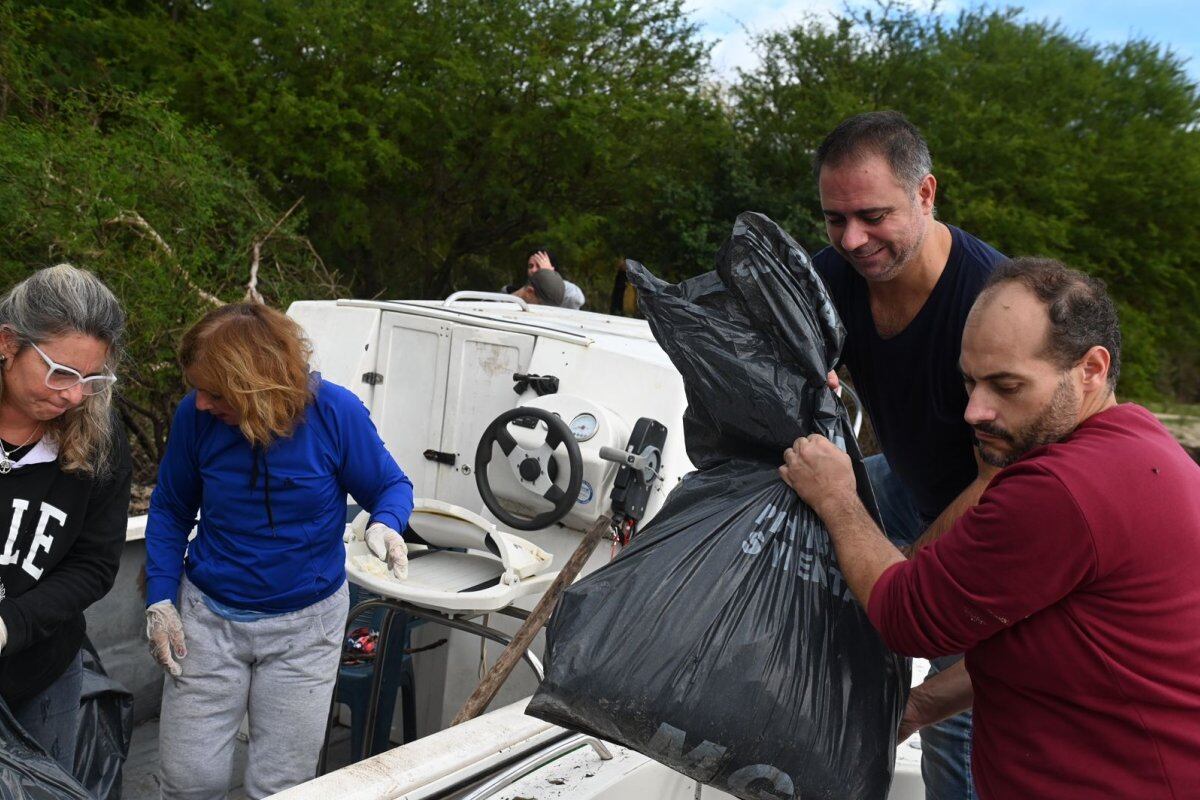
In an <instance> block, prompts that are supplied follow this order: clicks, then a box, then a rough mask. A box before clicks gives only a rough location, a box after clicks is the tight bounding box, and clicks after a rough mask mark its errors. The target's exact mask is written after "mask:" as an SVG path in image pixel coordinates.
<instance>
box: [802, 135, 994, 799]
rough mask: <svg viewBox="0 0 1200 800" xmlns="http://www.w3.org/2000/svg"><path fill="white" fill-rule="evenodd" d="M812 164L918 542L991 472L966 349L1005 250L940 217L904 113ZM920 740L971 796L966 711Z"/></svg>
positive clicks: (892, 478)
mask: <svg viewBox="0 0 1200 800" xmlns="http://www.w3.org/2000/svg"><path fill="white" fill-rule="evenodd" d="M813 166H814V171H815V173H816V178H817V183H818V187H819V190H820V195H821V208H822V211H823V213H824V215H825V229H826V233H827V234H828V236H829V241H830V247H827V248H825V249H824V250H822V251H821V252H819V253H817V254H816V256H814V258H813V263H814V265H815V266H816V268H817V270H818V271H819V272H820V273H821V276H822V277H823V278H824V280H825V283H826V285H827V286H828V287H829V293H830V296H831V297H832V298H833V302H834V305H835V306H836V307H837V310H838V314H839V315H840V316H841V318H842V322H843V323H844V324H845V326H846V342H845V346H844V348H843V350H842V356H843V359H844V362H845V364H846V366H847V367H848V368H849V370H850V375H851V377H852V378H853V380H854V384H855V388H856V389H857V390H858V393H859V396H860V397H861V399H862V401H863V405H864V407H865V408H866V411H867V413H868V414H869V415H870V418H871V423H872V425H873V426H874V430H875V435H876V438H877V439H878V440H879V443H880V446H881V449H882V450H883V452H882V453H881V454H879V455H874V456H871V457H870V458H868V459H867V460H866V463H865V466H866V469H867V474H868V475H869V476H870V479H871V485H872V486H873V487H874V489H875V494H876V497H877V499H878V500H879V507H880V511H881V513H882V516H883V526H884V529H885V530H886V531H887V534H888V536H889V537H890V538H891V539H892V541H893V542H895V543H896V544H903V545H912V544H913V542H914V541H916V540H917V539H918V537H920V540H919V541H917V546H921V545H923V544H925V543H927V542H929V541H932V540H933V539H934V538H936V537H937V536H938V535H940V534H941V533H942V532H943V531H945V530H946V529H947V528H949V527H950V524H951V523H952V522H953V521H954V520H955V519H956V518H957V517H958V516H959V515H960V514H962V513H963V511H965V510H966V509H968V508H970V507H971V506H972V505H973V504H974V503H975V502H976V501H977V500H978V499H979V496H980V495H981V494H982V493H983V490H984V488H985V487H986V486H987V481H988V478H990V477H991V474H992V472H993V471H992V470H990V469H988V468H987V466H986V465H984V466H983V467H982V468H981V467H980V466H979V465H978V462H977V459H976V455H975V450H974V446H973V438H972V436H971V429H970V427H969V426H968V425H967V424H966V423H965V422H964V421H963V411H964V410H965V409H966V405H967V395H966V392H964V391H963V386H962V378H961V376H960V375H959V373H958V351H959V343H960V342H961V341H962V332H963V323H964V322H965V320H966V318H967V312H968V311H969V310H970V308H971V304H972V303H974V302H975V297H976V296H977V295H978V293H979V290H980V287H982V286H983V284H984V282H985V281H986V280H987V277H988V275H989V274H990V273H991V270H992V267H993V266H994V265H995V264H996V263H998V262H999V261H1001V260H1003V258H1004V256H1003V255H1001V254H1000V253H999V252H998V251H997V250H995V249H994V248H992V247H991V246H990V245H988V244H986V243H984V242H982V241H980V240H979V239H977V238H975V237H974V236H972V235H970V234H969V233H967V232H965V231H962V230H960V229H958V228H955V227H953V226H951V225H946V224H945V223H943V222H940V221H938V220H937V219H935V218H934V201H935V199H936V195H937V180H936V179H935V178H934V176H933V175H932V174H931V172H930V170H931V169H932V161H931V158H930V155H929V147H928V145H926V143H925V140H924V138H923V137H922V136H921V133H920V131H918V130H917V129H916V127H914V126H913V125H912V123H910V122H909V121H908V120H907V119H905V118H904V116H903V115H901V114H899V113H897V112H895V111H877V112H871V113H867V114H859V115H857V116H854V117H850V118H849V119H847V120H845V121H843V122H842V123H841V124H840V125H838V126H837V128H835V129H834V130H833V131H832V132H831V133H830V134H829V135H828V136H827V137H826V138H825V141H824V142H822V143H821V146H820V147H819V148H818V149H817V153H816V156H815V157H814V159H813ZM830 382H831V384H833V385H836V374H835V373H830ZM959 658H960V656H947V657H946V658H942V659H937V660H935V661H934V662H933V664H932V669H933V671H934V672H937V671H938V670H940V669H944V668H946V667H949V666H950V665H951V664H953V663H955V662H956V661H957V660H958V659H959ZM921 746H922V759H921V770H922V773H923V775H924V777H925V787H926V797H927V798H930V800H970V799H971V798H973V797H974V794H973V791H972V787H971V774H970V753H971V718H970V714H962V715H959V716H956V717H954V718H953V719H950V720H947V721H945V722H943V723H942V724H940V725H938V726H936V727H934V728H929V729H926V730H922V732H921Z"/></svg>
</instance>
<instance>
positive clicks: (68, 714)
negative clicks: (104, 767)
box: [0, 264, 132, 773]
mask: <svg viewBox="0 0 1200 800" xmlns="http://www.w3.org/2000/svg"><path fill="white" fill-rule="evenodd" d="M124 323H125V315H124V313H123V312H122V311H121V307H120V305H119V304H118V303H117V299H116V298H115V297H113V294H112V292H110V291H109V290H108V288H107V287H106V286H105V285H104V284H103V283H101V282H100V280H99V279H98V278H96V276H94V275H92V274H91V273H90V272H86V271H84V270H81V269H76V268H75V267H72V266H69V265H67V264H60V265H58V266H56V267H50V268H48V269H43V270H39V271H38V272H35V273H34V274H33V275H31V276H30V277H28V278H26V279H25V280H23V281H21V282H20V283H19V284H17V285H16V286H14V287H13V288H12V289H11V290H9V292H8V293H7V294H6V295H4V297H3V298H2V299H0V514H2V515H3V516H2V517H0V530H3V531H5V539H4V548H3V551H0V598H2V599H0V695H2V696H3V698H4V702H5V703H7V704H8V707H9V708H10V709H11V710H12V712H13V715H14V716H15V717H16V719H17V722H19V723H20V724H21V727H23V728H24V729H25V730H26V731H27V732H28V733H29V734H30V735H31V736H32V737H33V739H34V740H35V741H36V742H37V743H38V744H40V745H41V746H42V747H43V748H44V749H45V750H46V752H48V753H49V754H50V755H51V756H52V757H53V758H54V759H55V760H56V761H57V762H58V763H59V764H60V765H62V767H63V769H65V770H66V771H67V772H68V773H71V772H72V770H73V768H74V761H75V741H76V738H77V731H78V726H79V701H80V692H81V690H82V682H83V665H82V660H81V657H80V652H79V648H80V645H81V643H82V642H83V638H84V634H85V628H86V626H85V623H84V618H83V612H84V609H86V608H87V607H88V606H90V605H91V604H92V603H95V602H96V601H97V600H99V599H100V598H102V597H104V595H106V594H107V593H108V591H109V589H111V588H112V585H113V580H114V579H115V578H116V575H117V569H118V567H119V566H120V562H121V549H122V548H123V547H124V545H125V529H126V525H127V522H128V517H129V481H130V473H131V470H132V467H131V462H130V456H129V447H128V443H127V442H126V440H125V435H124V431H123V429H122V428H121V425H120V423H118V422H117V421H116V419H115V416H114V414H113V411H112V386H113V383H115V382H116V377H114V375H113V367H114V365H115V364H116V363H117V362H118V361H119V360H120V341H121V334H122V330H123V328H124Z"/></svg>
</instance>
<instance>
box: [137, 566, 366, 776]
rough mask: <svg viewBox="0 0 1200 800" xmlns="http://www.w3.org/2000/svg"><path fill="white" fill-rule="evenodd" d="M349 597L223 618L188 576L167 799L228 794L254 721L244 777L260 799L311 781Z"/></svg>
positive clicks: (162, 754) (164, 768)
mask: <svg viewBox="0 0 1200 800" xmlns="http://www.w3.org/2000/svg"><path fill="white" fill-rule="evenodd" d="M348 612H349V594H348V590H347V586H346V584H342V587H341V588H340V589H339V590H338V591H337V592H335V593H334V594H332V595H330V596H329V597H328V598H326V599H324V600H322V601H320V602H319V603H314V604H313V605H311V606H309V607H307V608H302V609H300V610H299V611H293V612H292V613H290V614H284V615H281V616H278V617H268V618H266V619H260V620H256V621H254V622H232V621H230V620H227V619H223V618H221V617H219V616H217V615H216V614H214V613H213V612H212V611H210V610H209V608H208V606H206V605H205V604H204V600H203V599H202V598H201V596H200V592H199V591H198V590H197V589H196V587H195V586H193V585H192V584H191V583H190V582H189V581H188V580H187V578H184V580H183V585H182V587H181V588H180V597H179V613H180V617H182V619H183V631H184V635H185V636H186V638H187V657H186V658H184V659H183V660H182V661H181V662H180V663H181V665H182V666H183V674H182V675H181V676H179V677H178V678H172V677H171V676H169V675H168V676H167V677H166V680H165V682H164V684H163V699H162V715H161V720H160V723H159V751H158V752H159V769H160V774H159V783H160V785H161V787H162V797H163V800H224V798H225V796H226V793H227V792H228V791H229V787H230V779H231V774H232V772H233V750H234V739H235V737H236V736H237V732H238V727H239V726H240V725H241V722H242V718H243V716H245V715H246V714H247V713H248V714H249V718H250V760H249V764H248V765H247V767H246V778H245V782H244V784H243V786H244V789H245V792H246V796H247V797H249V798H251V800H257V798H261V797H267V796H268V795H272V794H275V793H276V792H281V791H283V790H284V789H287V788H290V787H292V786H295V785H296V784H298V783H303V782H304V781H307V780H311V779H312V778H313V777H314V776H315V775H316V771H317V759H318V757H319V756H320V750H321V744H322V742H323V741H324V737H325V723H326V720H327V718H328V715H329V703H330V700H331V698H332V696H333V687H334V683H335V682H336V681H337V671H338V659H339V655H340V651H341V642H342V636H343V633H344V631H345V625H346V616H347V614H348Z"/></svg>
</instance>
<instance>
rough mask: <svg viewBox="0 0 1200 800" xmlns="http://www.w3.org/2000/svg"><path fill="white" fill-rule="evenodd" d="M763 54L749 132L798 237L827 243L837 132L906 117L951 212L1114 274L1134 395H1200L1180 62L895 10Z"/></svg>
mask: <svg viewBox="0 0 1200 800" xmlns="http://www.w3.org/2000/svg"><path fill="white" fill-rule="evenodd" d="M760 46H761V48H762V53H763V63H762V66H761V68H759V69H757V70H755V71H753V72H751V73H749V74H746V75H744V76H743V77H742V81H741V82H740V84H739V86H738V87H737V88H736V90H735V94H736V98H737V104H736V114H737V120H736V126H737V128H738V131H739V135H740V136H741V137H742V140H743V142H744V144H745V147H746V152H747V153H748V154H749V156H748V158H749V159H750V162H751V165H752V166H751V170H752V172H753V174H754V176H755V184H756V186H757V191H758V192H759V193H760V194H759V196H760V197H761V198H763V207H765V208H767V209H768V211H769V212H770V213H773V214H775V215H776V216H777V218H779V219H781V220H784V221H785V224H786V225H787V226H789V227H790V228H791V229H792V230H794V231H795V232H796V234H797V235H799V236H801V237H806V239H805V240H806V241H808V242H809V243H811V244H812V245H814V246H818V245H819V244H821V243H822V238H823V237H822V235H821V231H820V228H819V223H818V221H819V219H820V216H819V207H818V205H819V204H818V202H817V198H816V190H815V185H814V182H813V179H812V176H811V170H810V166H809V164H810V159H811V153H812V150H813V149H814V148H815V147H816V145H817V143H818V142H819V141H820V140H821V138H822V137H823V136H824V135H825V133H826V132H828V131H829V130H830V129H831V128H832V127H833V126H834V125H835V124H837V122H838V121H839V120H841V119H842V118H844V117H846V116H849V115H850V114H853V113H857V112H860V111H866V110H871V109H878V108H896V109H899V110H902V111H904V112H905V113H906V114H907V115H908V116H909V117H910V119H912V120H913V121H914V122H915V123H916V124H917V125H918V126H920V127H921V129H922V130H923V131H924V133H925V134H926V137H927V138H928V140H929V143H930V148H931V150H932V151H933V155H934V173H935V175H937V176H938V179H939V198H938V201H939V202H938V211H939V215H940V216H941V217H942V218H944V219H945V220H947V221H949V222H951V223H954V224H957V225H960V226H962V227H964V228H965V229H967V230H970V231H971V232H973V233H975V234H977V235H979V236H981V237H983V238H984V239H986V240H989V241H991V242H992V243H994V244H995V245H996V246H998V247H1000V248H1001V249H1002V250H1004V251H1005V252H1007V253H1010V254H1013V255H1029V254H1042V255H1051V256H1055V257H1058V258H1061V259H1062V260H1064V261H1065V262H1066V263H1067V264H1069V265H1071V266H1074V267H1077V268H1080V269H1083V270H1085V271H1088V272H1091V273H1093V274H1096V275H1098V276H1100V277H1102V278H1103V279H1104V280H1105V281H1107V282H1108V284H1109V286H1110V288H1111V290H1112V292H1113V294H1114V295H1115V297H1116V298H1117V299H1118V301H1119V304H1120V306H1121V313H1122V320H1123V329H1124V333H1125V340H1126V341H1125V357H1126V358H1125V367H1124V377H1123V380H1122V385H1121V390H1122V392H1123V393H1125V394H1128V395H1132V396H1135V397H1155V396H1159V395H1162V394H1169V395H1175V396H1177V397H1181V398H1185V399H1192V400H1194V399H1196V398H1197V397H1200V373H1198V369H1197V368H1198V362H1197V353H1200V324H1198V322H1197V319H1196V317H1195V315H1194V314H1193V313H1192V311H1191V309H1192V308H1193V307H1194V306H1195V304H1196V301H1197V300H1198V299H1200V287H1198V284H1197V280H1196V277H1195V275H1196V270H1195V264H1196V256H1195V255H1194V253H1195V252H1196V247H1197V245H1200V194H1197V193H1196V192H1195V191H1194V189H1193V188H1192V187H1194V186H1196V185H1197V182H1200V130H1198V123H1200V98H1198V96H1197V90H1196V86H1195V84H1194V83H1193V82H1192V81H1191V80H1190V79H1189V78H1188V76H1187V74H1186V72H1185V71H1184V68H1183V62H1182V61H1181V60H1180V59H1179V58H1178V57H1177V56H1175V55H1173V54H1172V53H1170V52H1168V51H1165V50H1163V49H1162V48H1160V47H1158V46H1156V45H1153V44H1151V43H1149V42H1146V41H1142V40H1131V41H1130V42H1128V43H1126V44H1124V45H1121V46H1100V45H1096V44H1093V43H1090V42H1089V41H1087V40H1086V39H1085V38H1084V37H1081V36H1074V35H1071V34H1068V33H1067V32H1065V31H1064V30H1063V29H1062V27H1061V26H1060V25H1058V24H1053V23H1042V22H1024V21H1021V20H1020V19H1019V17H1018V11H1017V10H1015V9H1008V10H1004V11H986V10H971V11H966V12H963V13H961V14H959V15H958V16H957V17H955V18H953V19H946V18H944V17H942V16H940V15H937V14H928V13H922V12H917V11H914V10H912V9H911V8H907V7H904V6H897V5H889V4H885V5H881V6H877V7H874V8H872V9H871V10H868V11H861V12H853V13H848V14H846V15H844V16H843V17H842V18H841V19H840V20H839V22H838V24H837V25H836V27H834V28H832V29H830V28H827V27H825V26H821V25H818V24H816V23H809V24H805V25H801V26H798V27H796V28H793V29H791V30H788V31H781V32H777V33H773V34H769V35H767V36H765V37H764V38H763V39H762V40H761V42H760Z"/></svg>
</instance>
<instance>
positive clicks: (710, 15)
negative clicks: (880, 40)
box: [685, 0, 961, 81]
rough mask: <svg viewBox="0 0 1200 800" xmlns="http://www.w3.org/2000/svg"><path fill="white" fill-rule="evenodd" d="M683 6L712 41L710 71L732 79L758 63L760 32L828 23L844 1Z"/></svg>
mask: <svg viewBox="0 0 1200 800" xmlns="http://www.w3.org/2000/svg"><path fill="white" fill-rule="evenodd" d="M913 5H914V7H916V8H928V7H930V5H932V0H917V2H915V3H913ZM960 6H961V3H960V2H959V0H949V2H945V0H943V2H939V3H938V8H939V10H940V11H942V12H943V13H947V12H949V13H954V11H955V10H956V9H957V8H959V7H960ZM685 8H686V9H687V11H688V13H689V14H690V15H691V16H692V19H694V20H695V21H696V22H698V23H699V24H700V26H701V34H702V36H703V37H704V38H705V39H707V40H708V41H710V42H714V46H713V49H712V65H713V70H714V71H715V72H716V74H717V75H718V77H720V78H721V79H722V80H726V81H732V80H734V79H735V78H736V77H737V70H738V69H742V70H749V69H753V68H754V67H755V66H757V64H758V61H759V59H758V55H757V54H756V53H755V51H754V39H755V37H757V36H761V35H762V34H764V33H769V32H771V31H777V30H784V29H787V28H791V27H794V26H795V25H798V24H800V23H801V22H804V21H805V20H808V19H816V20H819V21H825V22H832V21H833V18H834V15H835V14H839V13H842V12H844V11H845V8H846V3H845V0H763V1H762V2H747V1H746V0H688V2H687V3H686V4H685Z"/></svg>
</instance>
